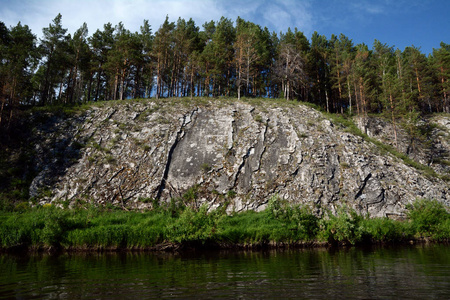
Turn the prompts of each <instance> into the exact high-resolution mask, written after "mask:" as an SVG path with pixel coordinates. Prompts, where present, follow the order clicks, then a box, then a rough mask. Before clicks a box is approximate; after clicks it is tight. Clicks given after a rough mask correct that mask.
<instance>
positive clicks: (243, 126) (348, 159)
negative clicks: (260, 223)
mask: <svg viewBox="0 0 450 300" xmlns="http://www.w3.org/2000/svg"><path fill="white" fill-rule="evenodd" d="M182 101H183V100H182ZM438 122H441V123H439V124H442V125H440V126H439V130H440V132H441V133H436V135H439V137H440V138H441V140H438V142H437V143H439V147H440V148H439V149H440V150H441V151H443V152H445V151H447V152H446V153H448V149H449V148H448V147H449V144H448V134H449V123H450V122H448V119H447V121H444V120H440V121H438ZM358 124H359V126H360V127H361V128H362V129H363V130H364V131H366V132H367V133H368V134H369V135H370V136H372V137H374V138H379V139H380V140H383V141H386V142H387V143H392V139H387V138H386V136H388V135H389V134H386V132H389V130H390V129H389V125H388V124H387V123H386V122H382V121H379V120H376V119H370V121H367V120H365V121H358ZM46 126H47V127H44V126H43V127H42V128H41V129H40V131H39V135H40V136H41V137H42V138H38V141H37V145H36V149H38V150H39V151H37V152H38V153H39V159H37V161H38V162H39V166H38V167H37V168H38V169H40V170H41V171H40V172H38V175H37V177H36V178H35V180H34V181H33V183H32V186H31V189H30V191H31V192H32V193H33V196H37V195H38V191H39V190H40V189H42V188H44V187H47V188H50V189H51V190H53V195H52V197H50V198H45V199H44V201H53V202H55V201H56V202H57V201H68V202H70V203H75V202H76V200H78V199H85V200H87V201H92V202H96V203H99V204H103V205H104V204H106V203H112V204H113V205H119V206H124V207H128V208H136V209H143V208H149V207H151V205H152V203H151V201H143V199H157V200H158V201H161V202H167V201H170V199H171V198H174V197H181V196H182V195H183V194H184V193H185V192H186V191H187V190H189V188H192V187H197V190H198V195H199V197H198V198H197V200H196V202H195V203H189V204H190V205H196V206H198V205H201V204H203V203H204V204H207V205H208V206H209V207H210V208H212V209H213V208H216V207H219V206H221V205H228V207H227V210H228V211H230V212H231V211H241V210H262V209H264V208H265V207H266V205H267V202H268V200H269V198H270V197H272V196H273V195H278V196H280V197H282V198H284V199H286V200H287V201H289V202H290V203H292V204H304V205H309V206H311V207H315V208H318V210H319V211H323V210H324V209H328V210H330V211H332V212H334V211H336V209H337V208H338V207H339V206H341V205H347V206H349V207H351V208H354V209H355V210H356V211H358V212H359V213H361V214H365V215H366V214H369V215H370V216H378V217H379V216H402V215H403V214H404V212H405V206H406V205H407V204H408V203H411V202H412V201H414V200H415V199H416V198H418V197H425V198H434V199H437V200H439V201H442V202H445V203H446V204H447V205H448V204H449V203H448V201H449V198H450V194H449V186H448V183H447V182H445V181H443V180H441V179H438V178H435V177H427V176H425V175H424V174H422V173H421V172H419V171H418V170H416V169H414V168H412V167H410V166H407V165H405V164H404V163H403V161H401V160H400V159H398V158H396V157H393V156H391V155H390V154H387V153H383V152H381V151H379V150H378V149H377V146H376V145H374V144H372V143H370V142H366V141H364V140H363V139H362V138H361V137H359V136H355V135H353V134H351V133H348V132H345V131H344V128H341V127H340V126H339V125H338V124H334V123H333V122H332V121H330V120H327V119H326V118H325V117H323V116H322V114H321V113H319V112H317V111H316V110H313V109H311V108H308V107H305V106H302V105H287V104H286V105H285V106H283V107H275V105H272V104H271V103H270V102H266V103H264V104H263V105H255V106H253V105H250V104H248V103H244V102H233V103H224V102H217V103H214V102H210V103H209V104H203V105H193V104H192V105H186V104H184V103H182V102H179V103H173V102H171V100H167V101H166V102H162V101H159V102H152V101H148V102H133V103H132V104H131V103H127V102H123V103H122V104H114V105H113V106H112V107H93V108H92V109H89V110H88V111H86V112H85V113H84V114H83V115H81V116H76V117H72V118H68V119H65V120H62V119H61V120H58V121H54V122H53V124H52V125H51V126H49V125H46ZM442 132H444V133H442ZM402 134H404V135H402V136H401V140H402V141H406V140H407V135H406V133H404V132H402ZM43 137H46V138H43ZM399 140H400V139H399ZM77 143H78V144H83V145H84V146H83V147H80V148H81V149H78V150H77V151H78V152H77V151H75V150H76V149H75V148H76V147H75V146H76V145H77ZM401 147H404V148H401V149H403V150H405V151H406V149H407V148H408V147H407V146H404V145H403V144H402V146H401ZM420 151H422V150H420ZM420 151H419V150H418V151H416V153H418V154H417V156H415V157H416V158H418V160H420V161H422V160H424V161H426V160H427V152H426V151H425V150H423V151H422V152H420ZM55 152H61V153H60V154H59V155H56V154H55ZM55 159H56V160H55ZM436 165H437V164H436ZM61 168H62V169H61ZM440 168H441V169H439V167H436V168H435V170H437V171H439V170H440V171H445V168H444V167H440ZM443 174H445V173H443Z"/></svg>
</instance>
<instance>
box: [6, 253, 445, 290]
mask: <svg viewBox="0 0 450 300" xmlns="http://www.w3.org/2000/svg"><path fill="white" fill-rule="evenodd" d="M449 250H450V246H448V245H432V246H410V247H409V246H408V247H405V246H404V247H399V248H369V249H360V248H358V249H354V248H352V249H340V250H336V251H332V250H325V249H309V250H284V251H281V250H278V251H238V252H236V251H234V252H229V251H228V252H222V251H221V252H218V251H215V252H208V253H207V252H202V253H198V252H195V253H182V254H168V253H158V254H155V253H119V254H97V253H95V254H63V255H58V256H54V255H53V256H52V255H31V256H13V255H1V256H0V271H1V272H0V299H11V298H12V299H42V298H44V299H142V298H143V299H149V298H150V299H151V298H183V299H186V298H191V299H194V298H195V299H212V298H214V299H216V298H233V299H236V298H242V299H254V298H258V299H260V298H272V299H273V298H296V299H302V298H305V299H319V298H320V299H324V298H325V299H348V298H352V299H392V298H408V299H450V251H449Z"/></svg>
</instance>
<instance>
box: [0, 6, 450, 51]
mask: <svg viewBox="0 0 450 300" xmlns="http://www.w3.org/2000/svg"><path fill="white" fill-rule="evenodd" d="M449 12H450V0H373V1H369V0H316V1H313V0H260V1H256V0H248V1H239V0H0V21H2V22H4V23H5V24H6V25H7V26H8V27H9V26H15V25H16V24H17V23H18V22H19V21H21V22H22V24H26V25H28V26H30V28H31V29H32V31H33V33H34V34H36V35H37V36H38V37H40V36H41V35H42V28H43V27H47V26H48V24H49V23H50V22H51V21H52V20H53V19H54V18H55V16H56V15H57V14H58V13H61V14H62V23H63V26H64V27H65V28H68V29H69V33H73V32H74V31H75V30H76V29H78V28H79V27H80V26H81V25H82V24H83V22H86V23H87V24H88V28H89V34H92V33H93V32H94V31H95V30H96V29H98V28H100V29H101V28H102V27H103V25H104V24H105V23H107V22H111V23H112V24H113V25H116V24H117V23H119V22H121V21H122V22H123V23H124V25H125V27H126V28H127V29H130V30H132V31H137V30H139V26H141V25H142V23H143V20H144V19H147V20H149V22H150V24H151V25H152V29H153V32H155V31H156V30H157V29H158V28H159V26H160V25H161V24H162V23H163V21H164V19H165V17H166V15H168V16H169V20H170V21H176V20H177V19H178V17H182V18H185V19H189V18H192V19H193V20H194V21H195V22H196V24H197V25H198V26H201V25H202V24H203V23H205V22H206V21H211V20H214V21H218V20H219V19H220V17H222V16H224V17H227V18H230V19H231V20H233V21H234V20H236V18H237V17H238V16H240V17H241V18H244V19H246V20H249V21H252V22H254V23H256V24H259V25H261V26H263V27H265V26H266V27H267V28H268V29H269V30H270V31H275V32H277V33H279V32H280V31H283V32H285V31H286V30H287V28H288V27H291V28H292V29H293V28H295V27H297V28H298V29H299V30H300V31H302V32H303V33H304V34H305V35H306V37H308V38H310V37H311V35H312V33H313V32H314V31H317V32H318V33H319V34H323V35H325V36H327V38H329V37H330V36H331V34H333V33H334V34H336V35H339V34H340V33H343V34H345V35H346V36H348V37H349V38H351V39H352V40H353V42H354V43H355V44H358V43H366V44H367V45H369V47H372V45H373V41H374V40H375V39H378V40H380V41H381V42H382V43H386V44H388V45H389V46H395V47H396V48H399V49H401V50H404V48H405V47H407V46H411V45H414V46H416V47H420V48H421V50H422V52H423V53H426V54H428V53H430V52H431V51H432V49H433V48H439V44H440V42H441V41H443V42H445V43H447V44H448V43H450V15H449Z"/></svg>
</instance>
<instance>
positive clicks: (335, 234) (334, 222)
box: [320, 207, 363, 245]
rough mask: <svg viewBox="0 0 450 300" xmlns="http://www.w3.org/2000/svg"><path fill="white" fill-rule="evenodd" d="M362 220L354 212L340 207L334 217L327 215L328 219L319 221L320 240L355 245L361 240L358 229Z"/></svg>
mask: <svg viewBox="0 0 450 300" xmlns="http://www.w3.org/2000/svg"><path fill="white" fill-rule="evenodd" d="M362 220H363V218H362V217H361V216H360V215H358V214H357V213H356V212H355V211H354V210H350V209H347V208H346V207H340V208H339V209H338V211H337V214H336V215H333V214H330V213H329V214H328V219H322V220H321V229H322V230H321V232H320V238H321V239H323V240H326V241H328V242H330V243H336V242H342V243H347V244H352V245H354V244H356V243H358V242H360V241H361V239H362V234H363V233H362V230H361V228H360V225H361V221H362Z"/></svg>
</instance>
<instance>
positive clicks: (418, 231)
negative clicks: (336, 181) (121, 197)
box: [0, 198, 450, 251]
mask: <svg viewBox="0 0 450 300" xmlns="http://www.w3.org/2000/svg"><path fill="white" fill-rule="evenodd" d="M0 224H1V225H0V248H1V249H2V251H18V250H27V251H53V250H55V251H56V250H63V251H119V250H136V251H140V250H142V251H143V250H147V251H177V250H182V249H199V248H209V247H211V248H231V249H232V248H236V249H242V248H251V249H258V248H267V247H273V248H283V247H328V246H336V245H338V246H339V245H346V246H351V245H360V244H396V243H398V244H400V243H418V242H445V241H449V239H450V214H449V213H448V211H447V210H446V208H445V207H444V206H443V204H441V203H439V202H437V201H429V200H417V201H416V202H415V203H414V204H413V205H411V207H410V208H409V210H408V214H407V218H406V219H405V220H401V221H400V220H391V219H388V218H368V217H363V216H360V215H358V214H356V213H355V212H354V211H351V210H348V209H346V208H345V207H342V208H341V209H339V211H338V213H337V214H335V215H333V214H331V213H325V214H324V216H323V217H322V218H319V217H317V216H316V215H315V214H313V213H312V211H311V210H310V209H308V208H306V207H301V206H289V205H288V204H286V203H284V202H283V201H282V200H279V199H277V198H274V199H271V200H270V202H269V205H268V207H267V209H265V210H264V211H262V212H254V211H246V212H240V213H234V214H231V215H228V214H226V213H225V211H222V210H214V211H210V212H208V210H207V208H206V206H201V207H200V208H198V209H193V208H190V207H183V206H181V205H179V204H177V203H175V202H172V203H171V204H170V205H167V206H165V207H159V208H157V209H154V210H150V211H143V212H139V211H123V210H108V209H106V208H99V207H93V206H91V207H88V208H77V209H63V208H58V207H55V206H53V205H44V206H42V207H36V208H24V209H23V210H22V211H15V212H1V213H0Z"/></svg>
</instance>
